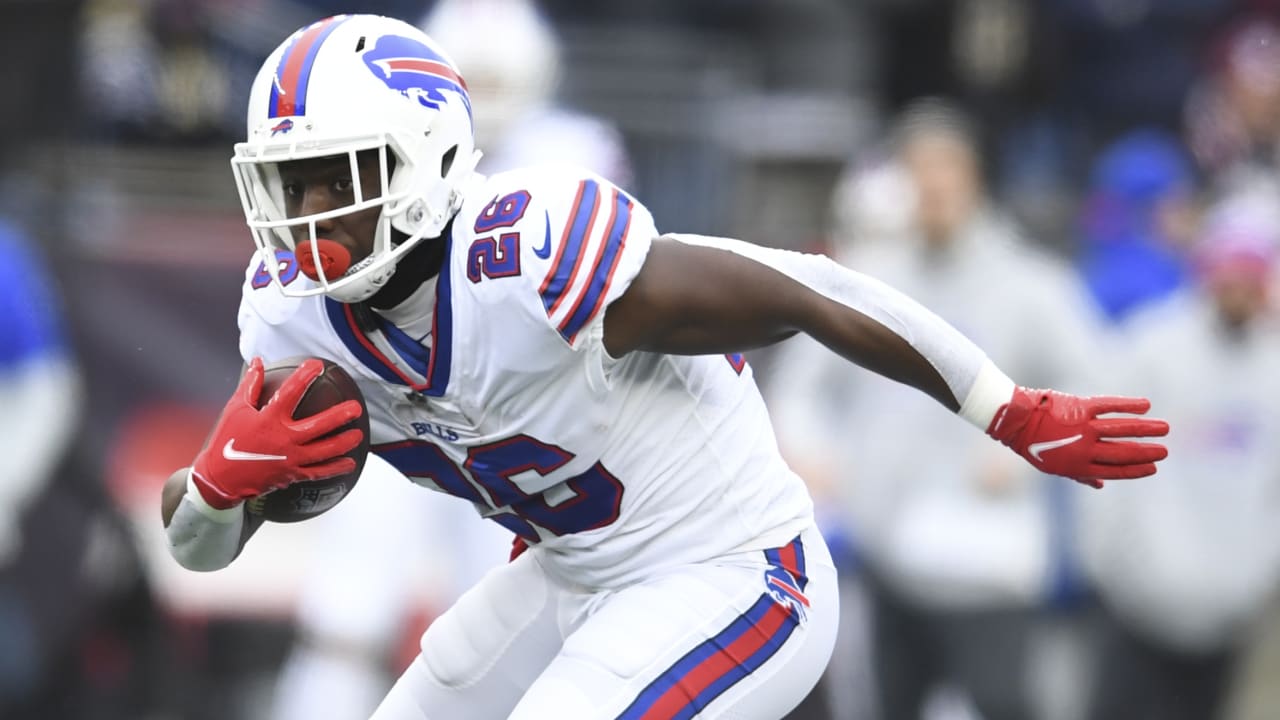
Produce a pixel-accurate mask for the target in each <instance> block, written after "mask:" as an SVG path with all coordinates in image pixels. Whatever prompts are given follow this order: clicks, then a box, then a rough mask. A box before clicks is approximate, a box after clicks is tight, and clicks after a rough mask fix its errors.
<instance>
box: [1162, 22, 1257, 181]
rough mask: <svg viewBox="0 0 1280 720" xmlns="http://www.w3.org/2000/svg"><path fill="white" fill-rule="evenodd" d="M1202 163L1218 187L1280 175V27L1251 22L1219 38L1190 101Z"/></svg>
mask: <svg viewBox="0 0 1280 720" xmlns="http://www.w3.org/2000/svg"><path fill="white" fill-rule="evenodd" d="M1185 118H1186V119H1185V122H1186V132H1187V137H1188V141H1189V143H1190V145H1191V149H1192V152H1193V153H1194V154H1195V158H1196V161H1197V162H1198V163H1199V164H1200V166H1201V167H1202V168H1203V169H1204V171H1205V172H1206V174H1208V175H1209V177H1210V180H1211V181H1213V183H1214V184H1222V183H1225V184H1228V185H1230V184H1233V183H1236V182H1246V183H1247V182H1248V177H1249V176H1250V175H1253V174H1255V173H1259V172H1261V173H1265V174H1269V175H1275V174H1276V173H1277V172H1278V171H1280V25H1277V24H1276V22H1274V21H1273V20H1270V19H1266V18H1247V19H1245V20H1243V21H1241V22H1239V23H1237V24H1235V25H1233V26H1232V27H1231V28H1230V29H1229V31H1228V32H1226V33H1225V34H1224V35H1223V37H1222V38H1221V39H1220V40H1219V42H1218V44H1217V47H1216V52H1215V53H1214V54H1213V55H1212V56H1211V62H1210V64H1209V66H1208V68H1207V71H1206V73H1205V76H1204V77H1203V78H1202V79H1201V80H1200V82H1199V83H1198V85H1197V86H1196V88H1195V90H1194V91H1193V92H1192V93H1191V95H1190V97H1189V98H1188V100H1187V103H1186V108H1185Z"/></svg>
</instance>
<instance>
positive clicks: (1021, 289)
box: [770, 101, 1092, 720]
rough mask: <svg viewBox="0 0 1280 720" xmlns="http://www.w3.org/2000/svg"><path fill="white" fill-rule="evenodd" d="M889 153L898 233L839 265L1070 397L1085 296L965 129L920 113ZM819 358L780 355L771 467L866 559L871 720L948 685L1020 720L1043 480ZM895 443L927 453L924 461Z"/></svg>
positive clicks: (901, 395)
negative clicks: (896, 166) (994, 182)
mask: <svg viewBox="0 0 1280 720" xmlns="http://www.w3.org/2000/svg"><path fill="white" fill-rule="evenodd" d="M896 141H897V161H898V162H900V163H901V164H902V168H903V169H904V171H905V173H906V176H907V178H909V180H910V186H911V195H912V196H913V198H914V200H908V201H907V202H905V203H903V204H904V205H905V206H906V207H908V208H912V209H913V211H912V213H911V215H910V218H911V225H910V228H909V232H908V233H907V234H906V235H904V236H902V237H899V238H886V239H883V240H879V241H877V239H876V238H858V243H859V244H857V245H854V246H852V247H841V248H838V250H837V254H838V257H839V259H840V260H841V261H842V262H844V263H846V264H847V265H849V266H850V267H853V268H856V269H858V270H859V271H865V272H867V273H868V274H870V275H872V276H873V277H877V278H880V279H882V280H884V281H885V282H887V283H889V284H890V285H892V286H894V287H896V288H899V289H901V290H903V291H904V292H906V293H908V294H910V295H912V296H913V297H916V298H918V299H920V301H921V302H923V303H924V304H925V305H927V306H929V307H930V308H932V309H933V310H934V311H935V312H938V313H939V314H941V315H942V317H944V318H945V319H947V320H948V321H950V322H951V323H952V324H954V325H955V326H956V327H957V328H959V329H960V330H962V331H963V332H965V333H966V334H968V335H969V336H970V337H972V338H973V339H974V340H975V341H976V342H978V343H980V344H981V345H982V346H983V347H984V348H986V349H987V352H988V354H989V355H990V356H991V357H992V359H993V360H995V361H996V362H997V363H999V364H1000V366H1001V367H1005V368H1010V370H1009V371H1010V372H1011V373H1014V374H1016V375H1017V376H1018V377H1026V378H1030V380H1029V381H1030V382H1032V383H1042V384H1053V385H1056V386H1066V387H1071V386H1073V385H1076V384H1078V383H1077V382H1076V377H1077V374H1080V373H1083V369H1084V367H1085V366H1086V358H1085V357H1081V356H1078V355H1076V354H1074V353H1073V352H1072V351H1071V350H1070V349H1078V350H1079V352H1080V353H1084V352H1085V349H1086V348H1088V347H1089V345H1090V342H1089V338H1090V336H1091V332H1092V329H1091V324H1092V319H1091V318H1090V316H1089V312H1090V311H1089V308H1090V304H1089V301H1088V300H1087V296H1086V294H1085V293H1084V291H1083V289H1082V288H1079V287H1078V286H1077V283H1076V282H1075V281H1074V277H1073V276H1072V275H1071V273H1070V272H1069V270H1068V269H1067V268H1066V267H1065V266H1063V265H1062V264H1059V263H1057V262H1055V261H1053V260H1051V259H1050V258H1048V257H1045V256H1041V255H1040V254H1038V253H1037V252H1035V251H1033V250H1032V249H1029V248H1027V247H1024V245H1023V243H1022V240H1021V238H1019V237H1018V235H1017V232H1016V231H1015V230H1014V228H1013V227H1011V226H1010V224H1009V223H1008V222H1007V221H1006V220H1005V219H1004V218H1002V216H1001V214H1000V212H999V211H998V210H997V209H996V208H995V207H993V206H992V205H991V203H990V202H989V201H988V199H987V198H986V197H985V193H984V190H983V185H982V182H981V172H980V158H979V156H978V153H977V146H976V144H975V139H974V135H973V130H972V127H971V125H970V124H969V122H968V120H967V119H966V118H965V116H963V115H962V114H961V113H959V112H958V111H957V110H955V109H954V108H952V107H950V106H948V105H945V104H942V103H940V102H937V101H924V102H921V103H917V104H915V105H913V106H912V107H910V108H909V109H908V110H907V112H906V113H905V115H904V116H903V118H902V119H901V121H900V122H899V124H898V126H897V135H896ZM843 200H844V199H843V198H838V199H837V202H842V201H843ZM874 222H875V223H878V224H879V225H880V226H881V227H888V228H892V227H897V226H898V225H897V224H896V223H895V222H894V221H893V220H892V218H889V219H888V221H887V222H886V220H885V219H883V218H882V219H880V220H875V221H874ZM816 347H817V346H816V345H806V344H801V343H797V342H794V341H793V344H792V346H791V347H789V348H788V349H787V350H786V351H784V355H783V357H781V358H780V359H779V361H778V364H777V366H776V368H775V373H774V381H773V383H772V385H771V391H772V392H771V398H770V399H771V401H772V403H771V406H770V407H771V409H772V411H773V412H774V413H775V421H776V422H775V425H776V427H777V431H778V433H779V441H780V443H781V444H782V446H783V448H784V451H786V452H787V453H788V457H789V459H790V460H791V461H792V462H793V463H794V466H795V467H796V468H797V471H798V472H800V473H801V475H802V476H805V477H806V479H807V480H809V481H810V482H811V483H812V484H813V485H814V486H816V487H815V488H814V492H815V495H816V496H817V497H816V502H817V505H818V507H819V513H820V514H819V517H820V518H821V517H822V513H823V510H822V508H824V507H826V508H827V509H828V510H827V512H828V514H830V509H831V508H832V507H833V506H839V507H843V508H844V511H845V512H846V513H847V522H848V524H849V525H850V526H851V528H852V531H853V533H854V535H855V537H856V539H857V541H858V548H859V550H860V552H861V554H862V556H863V558H864V560H865V564H866V575H867V578H868V580H867V585H868V587H869V588H870V594H871V599H872V604H873V610H872V612H873V618H872V625H873V627H872V632H873V635H874V657H873V659H872V667H873V673H875V674H876V675H877V682H878V685H879V691H880V692H879V695H880V706H881V713H882V717H883V718H884V719H885V720H899V719H902V720H908V719H909V720H916V719H917V718H919V717H920V713H921V712H922V711H923V709H924V707H925V706H926V702H927V701H928V700H929V698H930V696H931V695H932V694H933V691H935V690H937V689H938V688H939V687H941V686H943V685H944V684H954V685H956V686H959V687H960V688H961V689H962V690H963V691H965V693H966V694H967V695H968V696H969V698H970V699H971V700H972V703H973V705H974V706H976V708H977V709H978V711H979V712H980V713H981V715H982V717H984V718H986V719H987V720H1002V719H1004V718H1010V719H1014V718H1016V719H1019V720H1023V719H1025V718H1028V717H1031V716H1032V714H1033V713H1032V706H1031V701H1030V698H1029V693H1028V687H1027V684H1026V680H1027V679H1028V665H1029V660H1030V657H1029V656H1030V643H1031V639H1032V631H1033V630H1034V628H1035V621H1036V616H1037V611H1038V608H1039V607H1040V605H1041V603H1042V602H1043V601H1044V599H1045V597H1046V595H1047V594H1048V593H1049V591H1050V587H1051V585H1052V582H1053V576H1054V573H1055V570H1056V569H1055V567H1054V550H1055V549H1054V547H1053V543H1052V540H1051V538H1052V533H1053V530H1052V522H1053V521H1052V519H1051V515H1052V513H1053V512H1054V510H1053V508H1052V507H1051V504H1050V502H1049V495H1048V488H1047V487H1046V484H1045V481H1044V478H1043V477H1042V476H1040V475H1038V474H1036V473H1034V472H1032V471H1030V470H1029V469H1027V468H1024V467H1023V466H1022V465H1019V464H1017V463H1015V462H1010V461H1009V460H1010V459H1009V458H1008V457H1007V453H1001V452H1000V448H999V447H993V446H992V445H991V444H990V443H989V442H986V441H985V438H983V437H982V435H981V433H973V432H972V431H971V430H969V429H965V428H956V427H954V424H948V422H947V420H948V417H947V414H946V413H939V412H937V409H936V408H934V407H930V406H929V405H928V403H927V402H920V401H919V399H918V398H914V397H911V393H910V392H909V391H907V390H906V389H905V388H902V387H900V386H897V385H893V384H890V383H883V382H879V381H878V380H876V379H868V378H866V377H864V376H860V375H857V374H854V373H849V372H847V369H846V368H844V367H841V366H840V365H839V359H838V358H837V359H834V360H832V359H828V358H824V357H823V356H822V354H821V353H820V352H817V351H816ZM891 437H909V438H919V437H928V438H930V443H931V447H932V448H933V449H932V450H931V451H930V452H928V453H920V452H917V451H913V450H910V449H909V448H906V447H905V446H899V445H898V444H895V443H887V442H885V438H891ZM944 458H945V459H944Z"/></svg>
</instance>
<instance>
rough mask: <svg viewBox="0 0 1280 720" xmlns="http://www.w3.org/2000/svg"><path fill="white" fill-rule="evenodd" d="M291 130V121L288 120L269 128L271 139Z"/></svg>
mask: <svg viewBox="0 0 1280 720" xmlns="http://www.w3.org/2000/svg"><path fill="white" fill-rule="evenodd" d="M292 129H293V121H292V120H290V119H289V118H285V119H284V120H281V121H280V122H278V123H276V124H275V126H274V127H272V128H271V137H275V136H276V135H281V134H284V133H287V132H289V131H290V130H292Z"/></svg>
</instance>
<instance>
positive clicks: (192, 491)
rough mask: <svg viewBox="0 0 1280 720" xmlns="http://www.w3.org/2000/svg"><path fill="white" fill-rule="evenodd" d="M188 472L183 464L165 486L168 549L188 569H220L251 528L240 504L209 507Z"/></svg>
mask: <svg viewBox="0 0 1280 720" xmlns="http://www.w3.org/2000/svg"><path fill="white" fill-rule="evenodd" d="M189 476H190V472H189V469H188V468H183V469H182V470H179V471H178V472H176V473H174V475H173V477H171V478H170V482H169V483H168V484H167V485H166V487H165V498H164V502H163V506H162V513H163V520H164V521H165V534H166V535H167V536H168V539H169V553H170V554H171V555H173V558H174V559H175V560H177V561H178V563H179V564H180V565H182V566H183V567H185V568H187V569H188V570H197V571H201V572H207V571H210V570H219V569H221V568H224V567H226V566H227V565H230V564H231V561H232V560H234V559H235V558H236V556H237V555H239V554H240V549H241V548H242V547H243V544H244V540H247V539H248V532H251V530H250V529H248V528H246V520H245V513H244V509H243V506H241V505H237V506H235V507H232V508H229V509H226V510H219V509H217V508H213V507H211V506H210V505H209V504H208V503H207V502H205V501H204V499H203V498H202V497H201V496H200V493H199V491H198V490H197V489H196V488H195V486H194V485H192V483H191V480H190V477H189ZM247 531H248V532H247Z"/></svg>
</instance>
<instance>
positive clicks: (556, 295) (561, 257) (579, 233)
mask: <svg viewBox="0 0 1280 720" xmlns="http://www.w3.org/2000/svg"><path fill="white" fill-rule="evenodd" d="M599 209H600V185H599V183H597V182H596V181H595V180H583V181H582V183H581V184H580V185H579V189H578V201H577V204H576V205H575V206H574V208H573V213H572V216H571V218H570V220H569V224H568V225H566V226H565V233H564V237H562V238H561V240H560V247H559V248H558V249H557V251H556V259H555V262H554V263H553V265H552V270H551V273H550V274H548V275H547V278H546V280H544V281H543V283H542V288H541V289H539V293H540V294H541V295H542V306H543V307H544V308H546V310H547V314H548V315H550V314H551V313H552V312H554V311H555V308H556V306H557V305H559V304H560V302H561V301H562V300H563V297H564V294H565V291H567V290H568V289H569V285H570V284H572V282H573V273H574V271H575V270H576V269H577V267H578V264H579V263H580V262H581V260H582V258H581V255H582V249H583V246H584V245H585V244H586V240H587V235H588V234H590V232H591V226H592V223H593V222H594V221H595V217H596V213H597V212H598V211H599Z"/></svg>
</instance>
